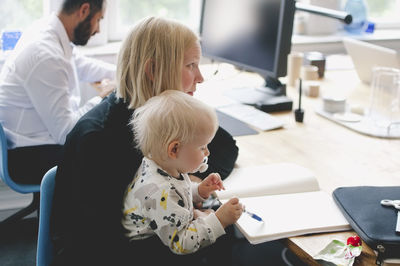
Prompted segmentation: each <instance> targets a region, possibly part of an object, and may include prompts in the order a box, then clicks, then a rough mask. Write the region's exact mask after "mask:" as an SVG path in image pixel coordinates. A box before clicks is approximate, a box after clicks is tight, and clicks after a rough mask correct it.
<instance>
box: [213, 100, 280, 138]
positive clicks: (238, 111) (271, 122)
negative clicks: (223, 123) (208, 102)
mask: <svg viewBox="0 0 400 266" xmlns="http://www.w3.org/2000/svg"><path fill="white" fill-rule="evenodd" d="M217 110H219V111H220V112H223V113H225V114H227V115H230V116H232V117H233V118H236V119H238V120H240V121H242V122H244V123H246V124H248V125H250V126H252V127H255V128H257V129H259V130H262V131H266V130H271V129H276V128H281V127H283V126H284V124H285V123H284V122H283V121H282V120H281V119H279V118H276V117H274V116H272V115H270V114H268V113H265V112H263V111H260V110H258V109H257V108H255V107H253V106H250V105H246V104H240V103H238V104H231V105H226V106H221V107H218V108H217Z"/></svg>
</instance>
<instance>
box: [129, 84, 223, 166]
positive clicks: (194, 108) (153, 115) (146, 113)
mask: <svg viewBox="0 0 400 266" xmlns="http://www.w3.org/2000/svg"><path fill="white" fill-rule="evenodd" d="M130 125H131V127H132V129H133V132H134V136H135V142H136V145H137V148H139V149H140V150H141V151H142V153H143V155H144V156H147V157H149V158H153V159H158V160H164V159H166V158H167V151H168V145H169V144H170V143H171V142H172V141H179V142H180V143H181V144H182V145H185V144H187V143H190V142H193V141H194V140H195V139H196V137H198V136H204V135H207V134H210V136H211V137H213V136H214V135H215V132H216V131H217V128H218V120H217V115H216V113H215V110H214V109H213V108H211V107H210V106H208V105H207V104H205V103H203V102H201V101H199V100H197V99H195V98H194V97H192V96H190V95H188V94H186V93H184V92H181V91H177V90H167V91H164V92H163V93H161V94H160V95H158V96H155V97H152V98H150V99H149V100H148V101H147V102H146V103H145V104H144V105H143V106H141V107H139V108H137V109H136V110H135V112H134V115H133V118H132V120H131V122H130Z"/></svg>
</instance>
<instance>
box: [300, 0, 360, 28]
mask: <svg viewBox="0 0 400 266" xmlns="http://www.w3.org/2000/svg"><path fill="white" fill-rule="evenodd" d="M296 9H297V10H299V11H305V12H310V13H313V14H317V15H321V16H325V17H330V18H335V19H338V20H341V21H342V22H344V23H345V24H350V23H351V22H352V21H353V17H352V16H351V14H348V13H346V12H344V11H338V10H334V9H329V8H325V7H319V6H313V5H308V4H303V3H299V2H296Z"/></svg>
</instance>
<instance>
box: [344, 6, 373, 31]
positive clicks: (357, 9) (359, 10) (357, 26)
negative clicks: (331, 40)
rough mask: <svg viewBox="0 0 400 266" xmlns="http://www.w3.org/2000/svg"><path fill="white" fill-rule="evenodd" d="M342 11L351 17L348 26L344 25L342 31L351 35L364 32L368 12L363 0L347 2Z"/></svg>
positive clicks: (366, 25)
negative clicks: (351, 19)
mask: <svg viewBox="0 0 400 266" xmlns="http://www.w3.org/2000/svg"><path fill="white" fill-rule="evenodd" d="M344 11H345V12H347V13H349V14H351V15H352V17H353V21H352V22H351V23H350V24H349V25H345V26H344V29H345V30H346V31H348V32H349V33H352V34H359V33H361V32H364V31H365V29H366V28H367V27H368V21H367V15H368V10H367V4H366V2H365V0H347V2H346V4H345V6H344Z"/></svg>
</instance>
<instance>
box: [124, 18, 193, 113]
mask: <svg viewBox="0 0 400 266" xmlns="http://www.w3.org/2000/svg"><path fill="white" fill-rule="evenodd" d="M197 42H198V37H197V35H196V34H195V33H194V32H193V31H192V30H191V29H189V28H188V27H187V26H185V25H183V24H181V23H179V22H176V21H173V20H169V19H164V18H157V17H149V18H145V19H143V20H142V21H140V22H139V23H138V24H136V25H135V26H134V27H133V29H132V30H131V32H130V33H129V35H128V36H127V38H126V39H125V41H124V43H123V45H122V48H121V50H120V53H119V55H118V63H117V80H118V82H119V84H118V88H117V96H118V97H120V98H123V99H124V101H125V102H128V103H129V108H131V109H132V108H137V107H139V106H142V105H143V104H144V103H145V102H146V101H147V100H148V99H150V98H151V97H153V96H155V95H158V94H160V93H161V92H163V91H165V90H168V89H174V90H181V89H182V88H181V87H182V84H181V79H182V77H181V69H182V66H183V59H184V53H185V51H186V50H187V49H189V48H191V47H192V46H194V45H195V44H196V43H197ZM146 71H148V73H147V74H146ZM149 74H150V77H149Z"/></svg>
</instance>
